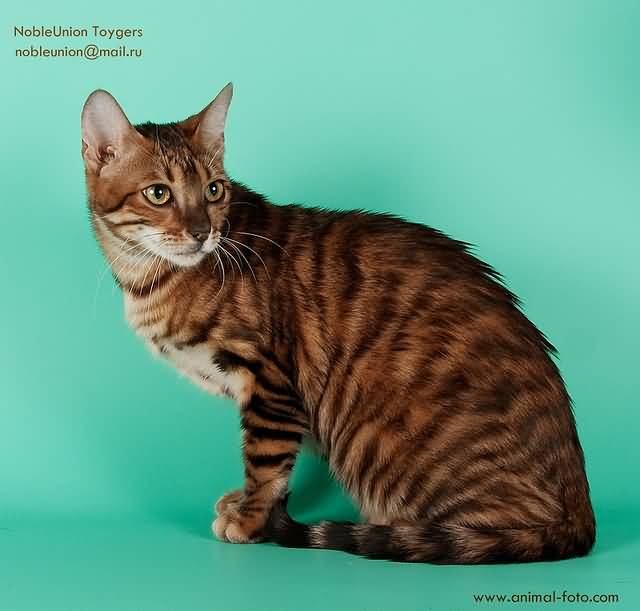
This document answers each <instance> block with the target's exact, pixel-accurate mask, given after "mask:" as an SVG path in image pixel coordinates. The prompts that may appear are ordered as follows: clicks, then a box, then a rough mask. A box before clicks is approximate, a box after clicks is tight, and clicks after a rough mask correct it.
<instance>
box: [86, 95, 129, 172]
mask: <svg viewBox="0 0 640 611" xmlns="http://www.w3.org/2000/svg"><path fill="white" fill-rule="evenodd" d="M136 135H138V132H136V130H135V128H134V127H133V126H132V125H131V123H129V119H127V116H126V115H125V114H124V112H123V110H122V108H120V105H119V104H118V102H116V100H115V98H114V97H113V96H112V95H111V94H110V93H108V92H107V91H103V90H102V89H98V90H97V91H94V92H93V93H92V94H91V95H90V96H89V97H88V98H87V101H86V102H85V103H84V108H83V109H82V158H83V159H84V162H85V165H86V166H87V168H88V169H90V170H92V171H94V172H96V173H98V172H99V171H100V169H101V168H102V167H103V166H104V165H106V164H107V163H109V162H110V161H113V160H114V159H117V158H118V157H120V156H122V153H123V149H124V147H125V144H126V143H127V141H128V140H130V139H132V138H133V139H135V137H136Z"/></svg>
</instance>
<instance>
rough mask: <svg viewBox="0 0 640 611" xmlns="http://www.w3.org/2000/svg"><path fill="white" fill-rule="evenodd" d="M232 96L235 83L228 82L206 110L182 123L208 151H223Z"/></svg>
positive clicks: (188, 132) (183, 127)
mask: <svg viewBox="0 0 640 611" xmlns="http://www.w3.org/2000/svg"><path fill="white" fill-rule="evenodd" d="M232 96H233V85H232V84H231V83H228V84H227V85H226V86H225V87H224V88H223V89H222V91H221V92H220V93H219V94H218V95H217V96H216V97H215V99H214V100H213V102H211V103H210V104H209V105H208V106H207V107H205V109H204V110H202V111H201V112H199V113H198V114H197V115H194V116H193V117H189V118H188V119H187V120H186V121H183V122H182V124H181V126H182V129H183V130H184V131H185V132H187V134H189V135H190V136H191V138H192V140H193V141H194V142H195V143H196V144H197V145H198V146H200V147H201V148H203V149H204V150H206V151H212V152H215V153H216V154H220V153H222V152H223V147H224V125H225V122H226V120H227V111H228V110H229V105H230V104H231V97H232ZM220 157H222V155H220Z"/></svg>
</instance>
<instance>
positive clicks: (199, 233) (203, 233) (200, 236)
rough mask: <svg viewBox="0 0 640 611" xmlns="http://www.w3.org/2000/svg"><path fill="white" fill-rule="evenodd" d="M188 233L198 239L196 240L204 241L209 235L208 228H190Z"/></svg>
mask: <svg viewBox="0 0 640 611" xmlns="http://www.w3.org/2000/svg"><path fill="white" fill-rule="evenodd" d="M189 234H190V235H191V236H193V237H194V238H195V239H196V240H198V242H206V241H207V238H208V237H209V230H208V229H207V230H200V229H191V230H190V231H189Z"/></svg>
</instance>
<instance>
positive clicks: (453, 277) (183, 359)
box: [81, 84, 595, 564]
mask: <svg viewBox="0 0 640 611" xmlns="http://www.w3.org/2000/svg"><path fill="white" fill-rule="evenodd" d="M231 97H232V86H231V84H229V85H227V86H226V87H225V88H224V89H222V91H221V92H220V93H219V94H218V95H217V97H216V98H215V99H214V100H213V101H212V102H211V103H210V104H209V105H208V106H207V107H206V108H204V110H202V111H201V112H200V113H198V114H196V115H193V116H191V117H189V118H188V119H186V120H184V121H182V122H177V123H169V124H163V125H160V124H154V123H143V124H140V125H136V126H133V125H132V124H131V123H130V122H129V120H128V119H127V117H126V115H125V114H124V112H123V111H122V109H121V107H120V106H119V104H118V103H117V102H116V100H115V99H114V98H113V97H112V96H111V95H110V94H109V93H107V92H106V91H103V90H98V91H95V92H93V93H92V94H91V95H90V96H89V98H88V99H87V101H86V103H85V105H84V108H83V111H82V120H81V123H82V157H83V159H84V165H85V175H86V182H87V190H88V196H89V208H90V217H91V222H92V227H93V230H94V232H95V235H96V237H97V241H98V243H99V245H100V247H101V249H102V251H103V252H104V255H105V257H106V258H107V259H108V261H109V265H110V266H111V269H112V272H113V274H114V278H115V280H116V282H117V283H118V284H119V285H120V287H121V288H122V290H123V293H124V306H125V314H126V318H127V320H128V322H129V324H130V325H131V327H133V329H134V330H135V332H136V333H137V334H138V335H139V336H141V337H142V339H143V340H144V341H145V342H146V344H147V345H148V347H149V348H150V349H151V351H153V352H154V353H155V354H157V355H159V356H160V357H162V358H163V359H166V360H168V361H169V362H170V363H172V364H173V365H174V366H175V368H176V369H177V370H178V371H179V372H181V373H182V374H183V375H185V376H186V377H187V378H189V379H191V380H192V381H193V382H194V383H195V384H197V385H198V386H200V387H202V388H203V389H204V390H206V391H207V392H210V393H212V394H216V395H225V396H228V397H231V398H233V400H235V401H236V402H237V404H238V406H239V409H240V417H241V426H242V432H243V442H242V443H243V459H244V468H245V481H244V486H243V487H242V488H241V489H239V490H236V491H233V492H230V493H228V494H226V495H225V496H223V497H222V498H221V499H220V500H219V501H218V503H217V504H216V507H215V510H216V512H217V517H216V519H215V520H214V522H213V524H212V530H213V532H214V534H215V535H216V536H217V537H218V538H219V539H221V540H223V541H229V542H233V543H253V542H258V541H265V540H266V541H272V542H276V543H279V544H281V545H284V546H291V547H303V548H304V547H309V548H325V549H334V550H344V551H347V552H352V553H355V554H360V555H363V556H366V557H369V558H379V559H390V560H397V561H406V562H430V563H443V564H477V563H496V562H529V561H540V560H553V559H561V558H570V557H574V556H582V555H585V554H587V553H588V552H589V550H590V549H591V548H592V546H593V544H594V540H595V519H594V514H593V510H592V507H591V501H590V497H589V485H588V482H587V479H586V475H585V467H584V456H583V452H582V448H581V446H580V442H579V440H578V437H577V433H576V427H575V422H574V417H573V413H572V408H571V401H570V398H569V396H568V394H567V391H566V389H565V385H564V383H563V380H562V378H561V376H560V373H559V371H558V369H557V367H556V365H555V363H554V361H553V360H552V358H551V356H552V355H553V354H554V348H553V346H552V345H551V344H550V343H549V342H548V341H547V339H546V338H545V337H544V336H543V335H542V333H541V332H540V331H538V329H537V328H536V327H535V326H534V325H533V324H532V323H531V322H530V321H529V320H528V319H527V318H526V317H525V315H524V314H523V313H522V311H521V309H520V307H519V303H518V300H517V298H516V297H515V296H514V295H513V294H512V293H511V292H510V291H509V290H508V289H507V288H506V287H505V286H504V284H503V282H502V280H501V277H500V276H499V275H498V274H497V272H495V271H494V270H493V269H492V268H491V267H490V266H488V265H487V264H485V263H483V262H481V261H480V260H479V259H477V258H476V257H474V256H473V255H472V254H471V253H470V250H469V246H468V244H466V243H463V242H460V241H456V240H454V239H451V238H449V237H448V236H446V235H445V234H443V233H441V232H439V231H437V230H435V229H432V228H430V227H427V226H424V225H420V224H416V223H411V222H407V221H405V220H402V219H399V218H397V217H394V216H392V215H386V214H372V213H367V212H364V211H362V210H355V211H341V212H334V211H328V210H324V209H318V208H309V207H302V206H297V205H274V204H272V203H270V202H269V201H268V200H267V199H266V198H265V197H263V196H261V195H259V194H258V193H255V192H254V191H252V190H250V189H249V188H248V187H246V186H244V185H243V184H241V183H239V182H236V181H234V180H232V179H231V178H229V176H228V175H227V174H226V172H225V169H224V165H223V163H224V127H225V122H226V117H227V111H228V108H229V104H230V102H231ZM274 169H275V168H274ZM281 171H283V170H281ZM303 438H310V439H312V440H313V442H314V443H315V444H316V445H317V446H318V448H319V451H320V452H321V454H322V456H323V457H324V458H325V459H326V461H327V462H328V465H329V467H330V469H331V471H332V473H333V474H334V476H335V477H336V478H337V480H338V481H339V482H340V483H341V484H342V486H343V487H344V488H345V490H346V491H347V492H348V493H349V494H350V495H351V496H352V497H353V498H354V499H355V501H356V503H357V504H358V506H359V508H360V511H361V513H362V515H363V516H364V518H365V519H366V523H364V524H352V523H333V522H321V523H319V524H315V525H305V524H301V523H299V522H296V521H294V520H293V519H292V518H291V517H290V515H289V514H288V511H287V498H288V480H289V475H290V473H291V470H292V467H293V466H294V463H295V460H296V455H297V453H298V451H299V448H300V445H301V442H302V441H303Z"/></svg>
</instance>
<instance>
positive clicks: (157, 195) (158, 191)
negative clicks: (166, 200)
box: [153, 185, 164, 199]
mask: <svg viewBox="0 0 640 611" xmlns="http://www.w3.org/2000/svg"><path fill="white" fill-rule="evenodd" d="M163 195H164V189H163V188H162V187H160V186H158V185H156V186H155V187H154V188H153V196H154V197H155V198H156V199H162V196H163Z"/></svg>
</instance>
